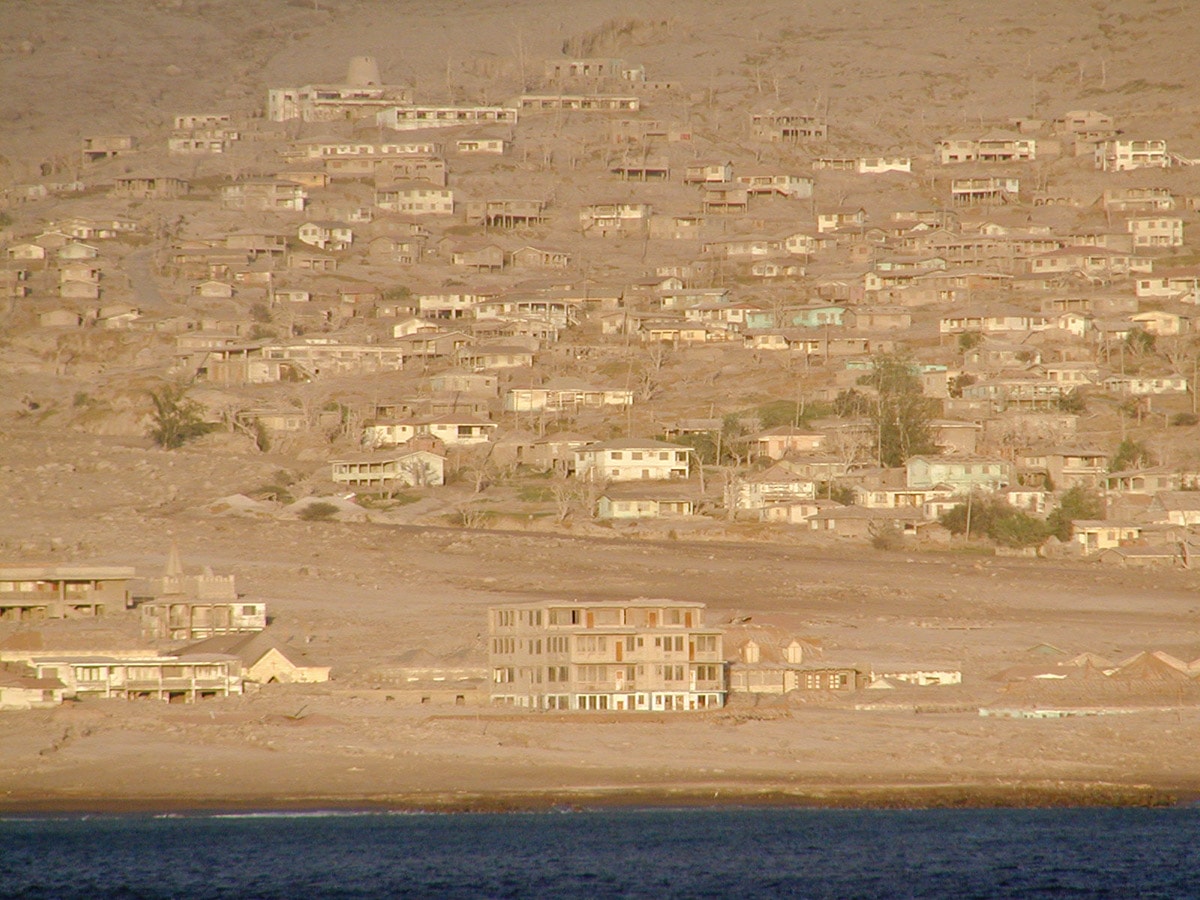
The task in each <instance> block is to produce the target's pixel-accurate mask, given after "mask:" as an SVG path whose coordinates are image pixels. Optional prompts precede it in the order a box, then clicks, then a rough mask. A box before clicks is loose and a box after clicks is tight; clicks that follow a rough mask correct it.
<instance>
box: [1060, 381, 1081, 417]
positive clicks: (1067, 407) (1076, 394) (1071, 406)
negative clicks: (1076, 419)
mask: <svg viewBox="0 0 1200 900" xmlns="http://www.w3.org/2000/svg"><path fill="white" fill-rule="evenodd" d="M1058 408H1059V409H1060V410H1061V411H1062V412H1065V413H1075V414H1076V415H1079V414H1080V413H1084V412H1087V396H1086V395H1085V394H1084V393H1083V391H1081V390H1079V388H1075V389H1074V390H1073V391H1071V392H1070V393H1067V394H1061V395H1059V398H1058Z"/></svg>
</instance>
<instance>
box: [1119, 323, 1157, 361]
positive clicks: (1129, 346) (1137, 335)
mask: <svg viewBox="0 0 1200 900" xmlns="http://www.w3.org/2000/svg"><path fill="white" fill-rule="evenodd" d="M1154 344H1155V337H1154V335H1152V334H1151V333H1150V332H1148V331H1143V330H1142V329H1141V328H1135V329H1134V330H1133V331H1131V332H1129V335H1128V336H1127V337H1126V338H1125V349H1126V350H1128V351H1129V352H1130V353H1132V354H1133V355H1134V356H1136V357H1140V356H1149V355H1150V354H1151V353H1153V352H1154Z"/></svg>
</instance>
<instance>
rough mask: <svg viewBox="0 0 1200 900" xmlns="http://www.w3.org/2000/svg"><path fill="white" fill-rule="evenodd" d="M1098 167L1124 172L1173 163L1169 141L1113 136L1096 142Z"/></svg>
mask: <svg viewBox="0 0 1200 900" xmlns="http://www.w3.org/2000/svg"><path fill="white" fill-rule="evenodd" d="M1095 159H1096V168H1097V169H1100V170H1101V171H1104V172H1124V171H1127V170H1129V169H1145V168H1159V169H1165V168H1167V167H1168V166H1170V165H1171V157H1170V156H1168V155H1167V142H1166V141H1163V140H1156V139H1150V140H1133V139H1126V138H1113V139H1112V140H1107V141H1101V142H1100V143H1098V144H1096V150H1095Z"/></svg>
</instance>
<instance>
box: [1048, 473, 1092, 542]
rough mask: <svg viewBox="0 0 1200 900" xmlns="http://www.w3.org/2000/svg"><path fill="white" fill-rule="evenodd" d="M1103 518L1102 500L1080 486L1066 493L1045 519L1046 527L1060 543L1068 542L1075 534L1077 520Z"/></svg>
mask: <svg viewBox="0 0 1200 900" xmlns="http://www.w3.org/2000/svg"><path fill="white" fill-rule="evenodd" d="M1102 518H1104V498H1103V497H1101V496H1100V494H1098V493H1097V492H1096V491H1093V490H1089V489H1088V488H1085V487H1082V486H1081V485H1075V487H1073V488H1071V489H1070V490H1068V491H1066V492H1065V493H1064V494H1063V495H1062V497H1061V498H1060V499H1059V501H1058V508H1057V509H1055V510H1054V511H1053V512H1052V513H1050V515H1049V516H1047V517H1046V525H1047V527H1048V528H1049V529H1050V533H1051V534H1053V535H1054V536H1055V537H1056V538H1058V539H1059V540H1060V541H1069V540H1070V539H1071V535H1072V534H1074V533H1075V527H1074V526H1075V521H1076V520H1077V519H1102Z"/></svg>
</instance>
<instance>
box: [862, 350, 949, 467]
mask: <svg viewBox="0 0 1200 900" xmlns="http://www.w3.org/2000/svg"><path fill="white" fill-rule="evenodd" d="M872 362H873V364H874V368H873V369H872V371H871V373H870V374H869V375H865V376H864V377H863V378H861V379H860V382H861V383H862V384H864V385H869V386H870V387H873V388H875V391H876V393H877V397H876V402H875V404H874V407H873V408H872V410H871V412H870V415H871V418H872V419H873V420H874V422H875V428H876V429H877V434H878V443H879V463H880V465H883V466H893V467H895V466H902V465H904V462H905V460H907V459H908V458H909V457H910V456H919V455H921V454H923V453H935V452H937V447H936V445H935V444H934V442H933V432H932V430H931V428H930V422H931V421H932V420H933V416H934V401H933V400H932V399H931V398H929V397H926V396H925V394H924V392H922V390H921V380H920V379H919V378H918V377H917V375H916V371H915V370H916V366H915V364H914V363H913V360H912V358H911V357H909V356H908V355H907V354H903V353H877V354H875V356H874V357H873V358H872Z"/></svg>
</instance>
